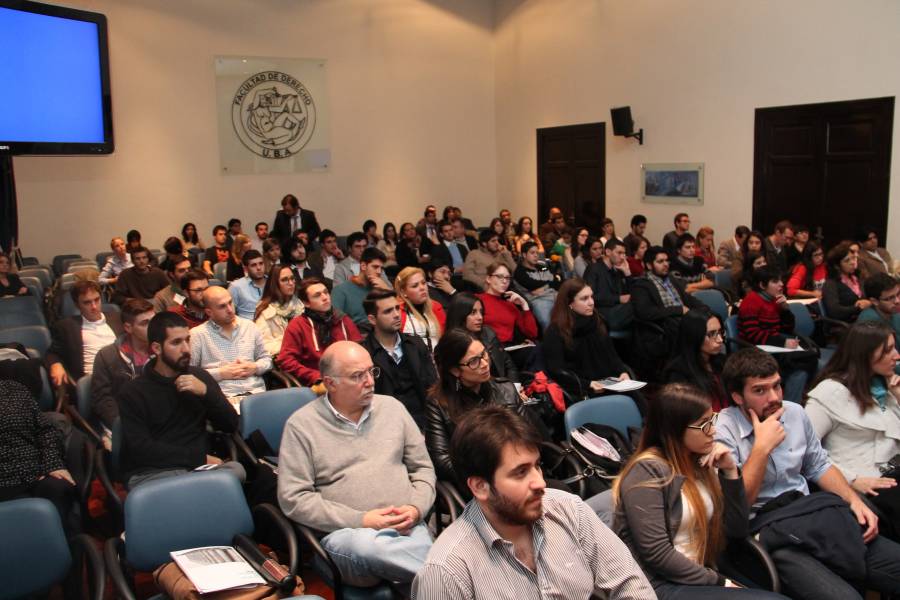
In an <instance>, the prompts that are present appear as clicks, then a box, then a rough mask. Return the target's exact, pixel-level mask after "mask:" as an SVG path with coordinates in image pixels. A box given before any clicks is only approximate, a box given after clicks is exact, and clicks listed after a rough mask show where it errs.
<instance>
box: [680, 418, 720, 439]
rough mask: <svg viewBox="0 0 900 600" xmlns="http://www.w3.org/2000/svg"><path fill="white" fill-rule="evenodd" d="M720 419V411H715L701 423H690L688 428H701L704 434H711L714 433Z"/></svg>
mask: <svg viewBox="0 0 900 600" xmlns="http://www.w3.org/2000/svg"><path fill="white" fill-rule="evenodd" d="M718 420H719V413H713V414H712V416H711V417H710V418H708V419H707V420H705V421H703V422H702V423H700V424H699V425H688V426H687V428H688V429H699V430H700V431H702V432H703V435H709V434H710V433H712V428H713V427H715V426H716V421H718Z"/></svg>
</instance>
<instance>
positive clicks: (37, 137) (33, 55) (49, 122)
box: [0, 0, 113, 155]
mask: <svg viewBox="0 0 900 600" xmlns="http://www.w3.org/2000/svg"><path fill="white" fill-rule="evenodd" d="M0 81H2V82H3V86H4V91H3V93H2V94H0V154H6V155H28V154H56V155H59V154H109V153H111V152H112V151H113V127H112V101H111V98H110V92H109V49H108V47H107V35H106V17H105V16H104V15H101V14H99V13H93V12H87V11H83V10H76V9H72V8H65V7H62V6H52V5H50V4H42V3H39V2H29V1H26V0H0Z"/></svg>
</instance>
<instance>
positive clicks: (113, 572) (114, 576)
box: [103, 537, 137, 600]
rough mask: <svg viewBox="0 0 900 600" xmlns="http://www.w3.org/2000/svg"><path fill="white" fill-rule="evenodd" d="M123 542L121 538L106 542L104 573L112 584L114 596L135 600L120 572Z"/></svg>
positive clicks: (123, 574)
mask: <svg viewBox="0 0 900 600" xmlns="http://www.w3.org/2000/svg"><path fill="white" fill-rule="evenodd" d="M123 544H124V542H123V541H122V539H121V538H118V537H114V538H109V539H108V540H106V544H104V545H103V558H104V561H105V562H106V573H107V575H109V578H110V579H111V580H112V582H113V587H114V588H115V593H116V595H117V596H118V597H119V598H121V599H122V600H137V598H136V597H135V595H134V592H133V591H132V590H131V586H130V585H129V583H128V579H127V578H126V577H125V573H124V572H123V571H122V564H121V563H120V562H119V552H120V551H121V550H122V546H123Z"/></svg>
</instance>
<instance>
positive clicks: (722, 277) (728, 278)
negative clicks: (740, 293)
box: [713, 267, 734, 290]
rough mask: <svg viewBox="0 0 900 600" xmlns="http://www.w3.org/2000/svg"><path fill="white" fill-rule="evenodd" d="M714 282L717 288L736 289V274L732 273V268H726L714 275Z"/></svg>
mask: <svg viewBox="0 0 900 600" xmlns="http://www.w3.org/2000/svg"><path fill="white" fill-rule="evenodd" d="M713 281H714V282H715V284H716V287H717V288H722V289H723V290H732V289H733V288H734V274H733V273H732V271H731V268H729V267H725V268H724V269H722V270H721V271H716V272H715V273H714V274H713Z"/></svg>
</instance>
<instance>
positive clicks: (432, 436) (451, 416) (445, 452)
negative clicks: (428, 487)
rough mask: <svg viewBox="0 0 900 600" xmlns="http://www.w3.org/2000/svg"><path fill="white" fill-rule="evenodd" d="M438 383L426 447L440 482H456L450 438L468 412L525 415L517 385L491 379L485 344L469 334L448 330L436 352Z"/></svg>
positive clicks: (427, 409) (429, 410)
mask: <svg viewBox="0 0 900 600" xmlns="http://www.w3.org/2000/svg"><path fill="white" fill-rule="evenodd" d="M434 362H435V364H436V365H437V371H438V381H437V383H435V384H434V386H432V388H431V390H430V391H429V397H428V403H427V404H426V406H425V419H426V422H425V445H426V446H427V447H428V453H429V454H430V455H431V460H432V462H433V463H434V467H435V469H436V470H437V476H438V479H439V480H441V481H450V482H456V477H455V475H454V473H453V464H452V463H451V461H450V439H451V437H452V436H453V432H454V430H455V429H456V423H458V422H459V420H460V418H461V417H462V416H463V415H464V414H466V412H468V411H469V410H471V409H473V408H476V407H479V406H484V405H487V404H496V405H499V406H506V407H509V408H510V409H512V410H515V411H516V412H518V413H519V414H524V408H525V407H524V405H523V404H522V401H521V398H520V397H519V392H518V391H517V390H516V386H515V385H514V384H513V383H511V382H510V381H508V380H505V379H492V378H491V358H490V355H489V353H488V351H487V350H486V349H485V347H484V344H482V343H481V342H480V341H479V340H477V339H476V338H475V337H473V336H472V335H471V334H470V333H468V332H467V331H463V330H461V329H451V330H448V331H447V332H446V333H445V334H444V337H442V338H441V341H440V342H439V343H438V345H437V348H435V351H434Z"/></svg>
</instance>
